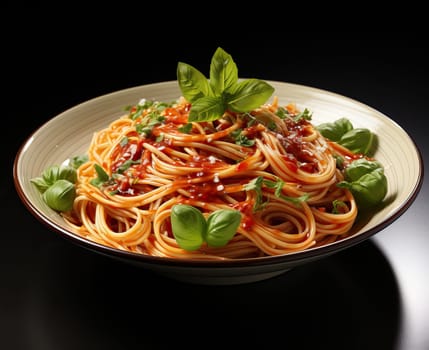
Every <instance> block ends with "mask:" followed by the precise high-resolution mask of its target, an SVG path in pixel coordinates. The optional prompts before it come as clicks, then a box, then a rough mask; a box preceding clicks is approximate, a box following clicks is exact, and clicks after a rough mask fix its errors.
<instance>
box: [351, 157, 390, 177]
mask: <svg viewBox="0 0 429 350" xmlns="http://www.w3.org/2000/svg"><path fill="white" fill-rule="evenodd" d="M379 168H382V165H381V164H380V163H379V162H378V161H375V160H373V161H370V160H367V159H365V158H360V159H356V160H355V161H353V162H352V163H350V164H349V165H348V166H347V167H346V168H345V169H344V177H345V179H346V180H347V181H349V182H350V181H356V180H358V179H359V178H360V177H362V176H363V175H365V174H367V173H370V172H371V171H373V170H376V169H379Z"/></svg>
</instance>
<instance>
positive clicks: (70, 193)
mask: <svg viewBox="0 0 429 350" xmlns="http://www.w3.org/2000/svg"><path fill="white" fill-rule="evenodd" d="M75 197H76V188H75V186H74V184H72V183H71V182H70V181H67V180H64V179H60V180H58V181H56V182H55V183H54V184H53V185H51V186H50V187H49V188H48V189H47V190H46V191H45V192H44V193H43V200H44V201H45V202H46V204H47V205H48V206H49V207H50V208H52V209H54V210H56V211H61V212H64V211H69V210H71V209H72V207H73V201H74V199H75Z"/></svg>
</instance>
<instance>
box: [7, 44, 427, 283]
mask: <svg viewBox="0 0 429 350" xmlns="http://www.w3.org/2000/svg"><path fill="white" fill-rule="evenodd" d="M177 76H178V79H177V81H166V82H160V83H153V84H148V85H143V86H136V87H133V88H128V89H124V90H120V91H115V92H112V93H109V94H106V95H103V96H100V97H97V98H94V99H91V100H89V101H87V102H84V103H81V104H79V105H77V106H75V107H73V108H71V109H69V110H66V111H65V112H63V113H61V114H59V115H57V116H56V117H54V118H52V119H51V120H49V121H48V122H46V123H45V124H43V125H42V126H41V127H39V128H38V129H37V130H36V131H35V132H34V133H33V134H32V135H30V136H29V137H28V139H27V140H26V141H25V142H24V143H23V145H22V146H21V148H20V149H19V151H18V152H17V155H16V159H15V162H14V169H13V171H14V180H15V186H16V189H17V193H18V195H19V197H20V198H21V200H22V201H23V203H24V205H25V206H26V208H27V209H28V210H29V211H30V212H31V213H32V214H33V215H34V216H35V217H36V218H37V219H39V220H40V221H41V222H42V223H43V224H46V225H47V226H48V227H49V228H50V229H52V230H53V231H54V232H56V233H58V234H60V235H61V236H63V237H64V238H66V239H69V240H71V241H72V242H73V243H76V244H78V245H80V246H82V247H84V248H88V249H90V250H92V251H95V252H98V253H101V254H104V255H108V256H111V257H113V258H115V259H119V260H122V261H125V262H128V263H132V264H136V265H139V266H142V267H144V268H146V269H149V270H152V271H155V272H157V273H160V274H162V275H165V276H166V277H170V278H174V279H179V280H182V281H187V282H191V283H201V284H237V283H247V282H253V281H258V280H263V279H267V278H270V277H273V276H277V275H279V274H282V273H284V272H285V271H287V270H289V269H291V268H293V267H295V266H298V265H300V264H303V263H306V262H310V261H313V260H316V259H320V258H322V257H325V256H328V255H330V254H333V253H335V252H338V251H340V250H343V249H346V248H348V247H351V246H353V245H356V244H358V243H359V242H362V241H363V240H366V239H368V238H369V237H371V236H372V235H373V234H375V233H377V232H379V231H381V230H382V229H384V228H385V227H387V226H388V225H390V224H391V223H393V222H394V221H395V220H396V219H397V218H398V217H399V216H400V215H402V214H403V213H404V212H405V211H406V210H407V208H408V207H409V206H410V205H411V204H412V202H413V201H414V199H415V197H416V196H417V193H418V191H419V189H420V187H421V184H422V176H423V166H422V159H421V156H420V152H419V150H418V149H417V147H416V145H415V143H414V142H413V141H412V139H411V138H410V137H409V136H408V134H407V133H406V132H405V131H404V130H403V129H402V128H401V127H400V126H399V125H397V124H396V123H395V122H394V121H393V120H392V119H390V118H389V117H387V116H386V115H384V114H383V113H381V112H379V111H377V110H375V109H373V108H371V107H369V106H367V105H365V104H363V103H360V102H358V101H356V100H353V99H351V98H348V97H345V96H342V95H339V94H336V93H332V92H329V91H325V90H321V89H317V88H313V87H309V86H303V85H298V84H291V83H286V82H280V81H263V80H258V79H239V78H238V73H237V67H236V65H235V62H234V61H233V59H232V57H231V56H230V55H229V54H227V53H226V52H225V51H223V50H222V49H221V48H219V49H218V50H217V51H216V53H215V54H214V56H213V58H212V66H211V71H210V79H206V78H205V76H204V75H203V74H202V73H201V72H199V71H198V70H197V69H195V68H194V67H192V66H190V65H188V64H185V63H181V62H179V64H178V69H177Z"/></svg>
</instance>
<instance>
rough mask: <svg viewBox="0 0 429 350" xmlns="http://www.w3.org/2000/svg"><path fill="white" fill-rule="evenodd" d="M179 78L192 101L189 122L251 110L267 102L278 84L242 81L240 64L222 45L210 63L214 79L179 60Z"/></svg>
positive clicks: (183, 91) (250, 80) (184, 91)
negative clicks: (238, 66)
mask: <svg viewBox="0 0 429 350" xmlns="http://www.w3.org/2000/svg"><path fill="white" fill-rule="evenodd" d="M177 81H178V83H179V87H180V89H181V91H182V94H183V96H184V97H185V98H186V99H187V100H188V101H189V102H190V103H191V109H190V112H189V116H188V120H189V122H192V121H196V122H202V121H213V120H216V119H219V118H221V117H222V115H223V114H224V113H225V111H227V110H230V111H232V112H237V113H245V112H249V111H251V110H252V109H255V108H257V107H259V106H261V105H262V104H264V103H265V102H266V101H267V100H268V98H269V97H270V96H271V95H272V94H273V92H274V87H272V86H271V85H270V84H268V83H267V82H265V81H263V80H259V79H246V80H241V81H239V79H238V69H237V65H236V64H235V62H234V60H233V59H232V57H231V55H229V54H228V53H226V52H225V51H224V50H223V49H222V48H220V47H218V48H217V50H216V51H215V53H214V55H213V57H212V60H211V63H210V79H207V78H206V77H205V75H204V74H203V73H201V72H200V71H199V70H198V69H196V68H194V67H193V66H191V65H189V64H187V63H183V62H179V63H178V65H177Z"/></svg>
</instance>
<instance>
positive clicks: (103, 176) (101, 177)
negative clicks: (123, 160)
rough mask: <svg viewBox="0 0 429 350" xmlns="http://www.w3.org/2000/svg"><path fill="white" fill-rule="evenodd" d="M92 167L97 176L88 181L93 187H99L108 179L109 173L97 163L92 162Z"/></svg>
mask: <svg viewBox="0 0 429 350" xmlns="http://www.w3.org/2000/svg"><path fill="white" fill-rule="evenodd" d="M94 168H95V171H96V173H97V177H96V178H95V179H92V180H90V183H91V185H94V186H95V187H101V186H102V185H103V184H104V183H105V182H107V181H109V175H108V174H107V173H106V171H105V170H104V169H103V168H102V167H101V166H100V165H98V164H94Z"/></svg>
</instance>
